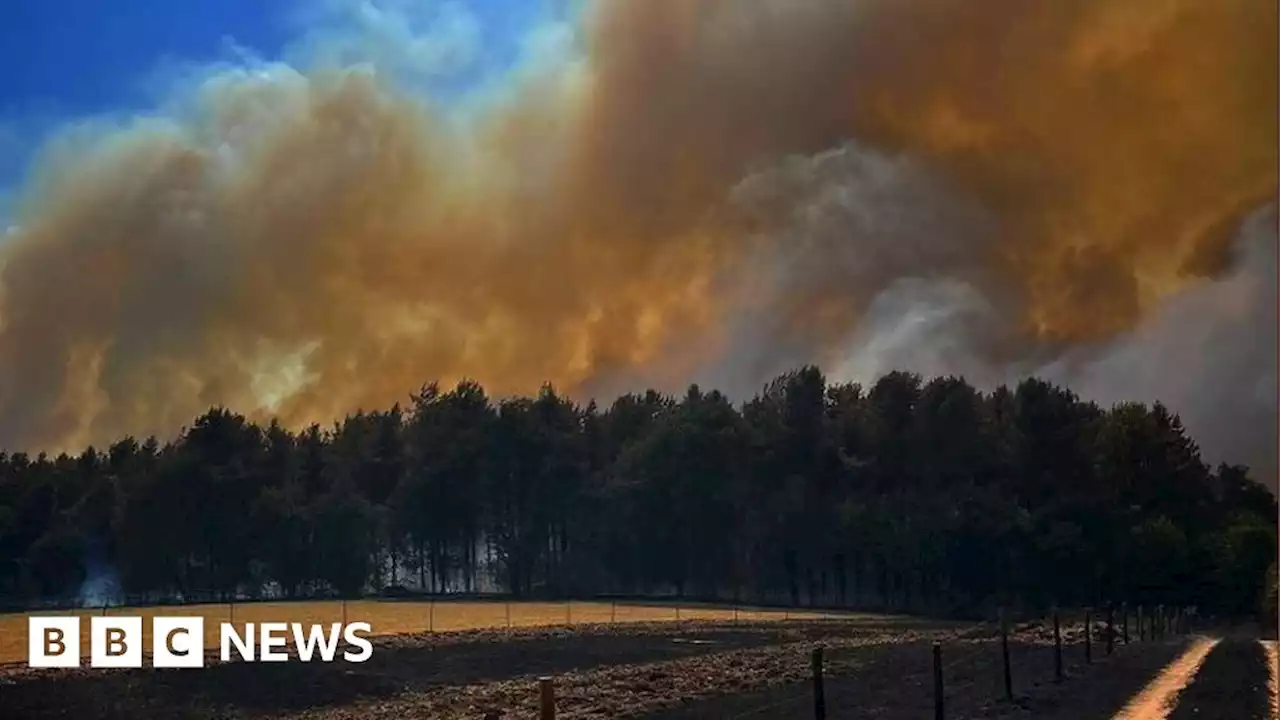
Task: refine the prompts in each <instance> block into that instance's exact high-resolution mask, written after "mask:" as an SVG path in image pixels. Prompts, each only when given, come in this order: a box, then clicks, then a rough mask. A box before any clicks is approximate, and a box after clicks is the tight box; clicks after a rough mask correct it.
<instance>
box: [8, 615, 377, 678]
mask: <svg viewBox="0 0 1280 720" xmlns="http://www.w3.org/2000/svg"><path fill="white" fill-rule="evenodd" d="M142 623H143V619H142V618H140V617H94V618H90V629H89V638H88V639H89V667H95V668H140V667H142V662H143V657H142V651H143V645H144V643H145V640H144V637H143V633H142ZM304 628H305V629H306V631H305V632H304ZM326 630H327V631H326ZM370 632H372V628H371V627H370V626H369V623H350V624H348V625H342V624H340V623H333V624H331V625H327V626H326V625H310V626H303V625H302V624H300V623H261V624H258V625H256V626H255V624H254V623H245V625H244V626H243V630H241V629H239V628H237V627H236V625H235V624H233V623H228V622H224V623H220V628H219V633H218V634H219V641H220V653H221V658H222V661H223V662H230V661H231V658H232V656H233V654H235V655H239V657H240V659H241V660H242V661H245V662H287V661H289V660H291V659H292V657H291V656H290V654H289V653H288V652H286V651H285V648H286V646H287V645H288V644H289V641H290V640H292V641H293V647H294V650H295V652H296V655H297V659H298V660H300V661H302V662H313V661H314V660H316V659H317V658H318V659H319V660H320V661H322V662H333V661H334V660H335V659H336V658H337V657H341V658H342V659H343V660H345V661H346V662H353V663H361V662H364V661H366V660H368V659H369V657H370V656H372V655H373V643H371V642H369V640H368V639H366V638H364V637H362V634H365V635H367V634H369V633H370ZM339 640H345V641H346V643H347V645H350V646H353V647H355V648H359V649H358V650H357V651H352V650H344V651H343V652H342V654H341V655H340V656H339V654H338V645H339ZM204 660H205V648H204V618H202V617H156V618H152V619H151V665H152V667H158V668H198V667H204ZM80 662H81V654H80V618H78V617H32V618H29V619H28V622H27V664H28V665H29V666H31V667H33V668H74V667H80Z"/></svg>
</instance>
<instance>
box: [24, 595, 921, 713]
mask: <svg viewBox="0 0 1280 720" xmlns="http://www.w3.org/2000/svg"><path fill="white" fill-rule="evenodd" d="M939 627H941V626H939V625H938V624H936V623H930V622H927V621H911V620H906V619H902V618H884V617H875V616H862V617H861V618H859V619H855V620H842V621H792V622H791V623H776V622H757V623H745V622H739V623H738V624H736V625H735V624H732V623H714V622H707V621H683V622H681V623H674V622H670V623H631V624H623V623H619V624H616V625H612V626H610V625H581V626H573V627H560V628H543V629H537V628H513V629H511V630H506V629H501V630H477V631H465V632H456V633H436V634H419V635H406V636H392V637H383V638H379V639H377V641H376V642H375V651H374V654H373V657H372V658H371V659H370V660H369V661H368V662H366V663H362V664H358V665H351V664H347V663H332V664H324V663H308V664H302V663H279V664H260V663H255V664H246V663H227V664H214V665H211V666H208V667H205V668H204V669H202V670H155V669H151V668H144V669H141V670H92V669H88V668H81V669H70V670H31V669H26V668H10V669H9V670H8V671H7V672H6V673H5V674H4V675H3V676H0V708H4V709H5V715H4V717H6V718H49V717H94V718H120V719H122V720H123V719H124V718H137V717H165V718H169V717H172V718H275V717H307V718H365V717H370V718H378V717H385V718H391V717H394V718H397V720H399V719H400V718H404V717H428V718H452V717H459V718H461V717H466V718H480V717H483V715H484V713H485V712H487V711H490V710H494V711H498V712H501V713H504V715H503V717H508V718H514V717H527V716H529V714H530V713H531V712H532V708H533V707H534V705H533V703H535V702H536V677H538V676H539V675H548V674H549V675H554V676H555V677H556V681H557V686H558V694H559V702H558V706H559V707H560V716H561V717H566V718H573V717H616V716H622V715H625V714H627V713H629V712H632V711H638V710H642V709H644V708H645V707H649V706H651V705H654V704H657V705H662V704H664V703H670V702H679V701H680V698H682V697H684V696H686V695H688V696H696V695H701V694H706V693H708V692H717V691H720V692H725V691H730V690H733V689H735V688H737V687H743V688H751V687H756V686H763V685H769V684H774V683H778V682H785V681H786V679H787V678H788V677H797V678H798V677H801V676H803V674H804V673H805V672H807V657H808V656H807V652H808V648H810V647H812V646H813V645H814V644H815V643H817V642H822V643H824V644H829V645H831V644H837V645H838V644H842V643H843V644H848V645H851V646H852V645H862V644H884V643H893V642H897V641H900V640H901V639H903V638H904V637H910V636H912V635H913V634H919V633H933V632H939V630H938V628H939Z"/></svg>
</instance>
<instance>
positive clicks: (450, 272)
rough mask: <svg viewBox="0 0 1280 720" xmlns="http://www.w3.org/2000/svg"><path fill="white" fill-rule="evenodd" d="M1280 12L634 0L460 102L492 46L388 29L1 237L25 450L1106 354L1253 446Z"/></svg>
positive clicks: (460, 26) (211, 110) (608, 6)
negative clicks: (444, 75) (414, 403)
mask: <svg viewBox="0 0 1280 720" xmlns="http://www.w3.org/2000/svg"><path fill="white" fill-rule="evenodd" d="M365 7H366V9H367V10H369V12H373V10H372V9H371V8H374V7H375V6H373V5H369V4H367V3H366V4H365ZM1276 15H1277V7H1276V4H1275V3H1274V2H1268V1H1266V0H1217V1H1216V2H1212V3H1208V2H1199V1H1195V0H1131V1H1129V2H1125V3H1114V2H1107V1H1106V0H1059V1H1055V2H1052V3H1028V2H1024V1H1022V0H983V1H982V2H974V1H973V0H860V1H859V2H847V1H845V0H786V1H785V2H783V1H781V0H760V1H759V2H739V1H736V0H707V1H706V2H700V3H693V2H648V1H642V0H628V1H624V0H600V1H598V2H594V3H591V4H588V5H587V6H586V8H585V9H584V10H582V11H581V14H580V15H578V16H574V17H573V18H572V19H571V20H570V21H569V22H568V24H560V25H551V26H547V27H543V28H538V29H537V30H535V31H534V32H533V33H532V34H531V36H530V38H529V39H528V41H527V42H526V43H525V45H524V50H523V55H522V57H521V58H520V59H519V60H518V61H517V63H516V65H515V67H514V69H512V70H511V72H510V73H509V74H508V75H507V76H505V77H503V78H501V79H499V80H497V81H494V82H490V83H485V84H484V85H483V87H481V88H480V89H478V90H476V91H475V92H474V93H472V94H470V95H467V96H465V97H463V98H461V99H458V100H455V101H453V102H440V101H438V99H436V98H435V97H434V96H433V95H432V94H431V93H429V92H425V91H423V90H422V86H423V83H422V82H421V81H422V80H423V78H428V79H429V78H430V77H431V72H430V71H431V69H432V68H434V67H436V66H437V65H438V64H439V63H445V64H451V63H452V64H457V63H462V62H464V60H465V56H466V54H467V52H469V51H471V50H473V49H474V44H475V42H476V40H475V36H474V32H475V29H474V27H473V26H472V25H471V24H469V23H467V22H465V21H464V20H463V19H459V18H457V17H451V19H450V20H449V22H450V23H451V25H448V26H447V27H456V28H457V32H456V33H455V34H454V35H450V34H449V33H447V32H444V31H441V30H440V29H439V28H436V29H434V30H433V31H432V33H435V34H441V33H443V35H444V36H443V37H440V38H435V39H434V40H433V39H432V37H434V35H431V34H430V33H429V34H428V37H426V38H425V39H424V38H422V37H415V36H412V33H407V32H402V31H404V28H401V27H397V26H388V25H387V24H386V23H384V22H381V20H379V22H377V23H374V22H373V21H372V20H369V18H371V17H373V18H374V19H378V18H383V16H381V15H379V16H369V15H366V16H365V19H366V20H367V21H368V22H367V23H366V24H367V25H368V26H369V27H374V28H375V29H377V30H378V33H379V34H378V35H377V37H376V42H373V43H371V44H362V43H361V42H358V41H353V39H352V37H348V36H342V35H341V34H340V33H339V34H335V33H334V32H330V31H326V32H325V33H316V34H313V35H311V36H309V37H308V38H307V39H306V42H304V43H302V44H301V45H300V47H301V48H303V49H305V52H300V53H299V57H297V58H291V59H290V63H288V64H286V63H283V62H276V63H266V62H258V61H253V60H246V61H245V62H243V63H241V64H239V65H238V66H225V67H220V68H217V69H215V70H213V71H210V72H206V73H203V74H199V75H196V76H193V77H192V78H190V79H189V80H188V81H187V82H186V83H185V85H184V86H183V87H182V88H180V92H178V93H177V94H176V95H175V97H173V98H172V99H171V101H170V102H167V103H165V104H164V105H163V106H162V107H161V109H160V110H159V111H158V112H156V113H155V114H153V115H151V116H147V117H138V118H134V119H131V120H128V121H125V122H115V123H112V124H106V125H104V124H90V125H85V126H81V127H77V128H72V129H69V130H67V131H66V132H64V133H62V134H60V135H58V136H57V137H56V138H55V139H54V140H53V141H52V142H50V143H49V145H48V146H47V147H46V148H45V149H44V151H43V152H42V154H41V155H40V156H39V158H38V160H37V161H36V162H35V163H34V164H33V167H32V171H31V173H30V176H29V178H28V181H27V183H26V184H25V186H24V187H23V188H22V192H21V193H20V195H19V199H18V200H17V203H16V210H15V229H14V230H12V231H11V232H10V235H9V238H8V239H7V241H5V242H4V243H3V244H2V245H0V253H2V255H0V263H3V265H2V270H0V272H2V273H3V274H2V275H0V292H2V295H0V445H3V446H7V447H14V448H19V447H21V448H63V447H65V448H73V447H77V446H81V445H83V444H84V443H89V442H95V443H101V442H104V441H108V440H109V439H110V438H112V437H115V436H117V435H119V434H121V433H126V432H127V433H133V434H150V433H157V434H160V435H167V434H169V433H171V432H173V431H174V430H175V429H176V428H177V427H179V426H180V425H181V424H183V423H185V422H187V421H189V420H190V418H192V417H193V416H194V415H196V414H198V413H199V412H200V411H201V410H203V409H204V408H206V407H207V406H209V405H210V404H214V403H223V404H228V405H231V406H233V407H236V408H243V409H246V410H252V409H254V408H257V412H259V413H261V414H262V415H270V414H275V415H279V416H280V417H282V418H284V419H285V420H287V421H289V422H292V423H301V422H305V421H311V420H316V421H327V420H329V419H332V418H333V417H334V416H335V415H340V414H342V413H344V412H347V411H350V410H354V409H356V408H358V407H364V408H370V407H374V406H385V405H389V404H391V403H392V402H395V401H397V400H401V399H403V398H404V397H405V394H406V392H407V391H409V390H411V389H413V388H414V387H416V386H417V385H418V384H420V383H422V382H423V381H425V380H429V379H437V378H438V379H441V380H443V381H446V382H448V381H451V380H456V379H459V378H460V377H463V376H470V377H474V378H476V379H478V380H480V381H481V382H483V383H484V384H485V385H486V386H487V387H488V388H490V389H491V390H492V391H494V392H495V393H497V394H506V393H514V392H528V391H530V390H532V389H535V388H536V387H537V386H538V384H540V383H541V382H543V381H551V382H553V383H555V384H556V385H557V386H558V387H560V388H562V389H565V390H568V391H570V392H572V393H577V394H580V395H586V394H601V395H603V394H608V393H612V392H617V391H620V390H630V389H634V388H635V387H636V386H638V385H641V384H645V385H649V384H652V385H657V386H660V387H665V388H677V387H679V386H680V385H681V384H683V383H685V382H687V381H689V380H690V379H705V380H710V381H714V382H717V383H718V384H720V385H721V386H724V387H728V388H730V389H731V390H737V391H738V392H749V391H750V390H752V389H754V385H755V384H757V383H759V382H762V381H763V380H765V379H767V377H768V375H769V374H770V373H772V372H776V371H777V370H780V369H783V368H785V367H786V366H787V365H789V364H795V363H798V362H808V361H817V362H821V363H823V364H824V366H828V367H836V368H840V373H843V374H847V375H850V376H857V377H862V376H865V375H866V374H867V373H873V372H876V371H879V370H883V369H885V368H886V367H887V363H890V362H896V361H897V359H898V358H915V359H914V360H912V362H916V363H921V362H923V363H925V364H928V365H930V366H931V367H936V368H937V369H939V370H944V371H948V372H960V371H963V372H966V373H968V374H970V375H972V376H973V377H974V378H975V379H986V380H991V381H996V380H1000V379H1003V378H1005V377H1007V376H1010V375H1011V374H1012V375H1016V374H1018V373H1022V372H1029V371H1034V370H1037V369H1043V368H1049V369H1050V370H1053V371H1055V372H1056V371H1058V370H1055V368H1064V367H1069V368H1070V369H1068V370H1062V372H1063V373H1065V375H1064V377H1067V378H1078V379H1080V381H1081V382H1082V383H1083V385H1082V389H1085V390H1086V391H1087V392H1088V393H1093V394H1094V395H1095V396H1096V397H1099V398H1100V399H1103V400H1111V399H1119V398H1121V397H1124V396H1127V395H1129V394H1132V393H1134V392H1138V393H1140V394H1143V393H1148V392H1149V393H1159V394H1162V395H1163V394H1169V396H1170V397H1171V398H1172V399H1171V400H1170V401H1169V403H1170V405H1171V406H1172V407H1173V408H1174V409H1175V410H1179V411H1181V412H1183V413H1184V415H1185V416H1187V417H1188V421H1189V422H1192V419H1193V418H1202V419H1203V420H1201V421H1200V424H1202V425H1203V426H1204V427H1205V428H1206V429H1205V431H1204V432H1205V437H1206V443H1209V442H1210V441H1211V440H1212V441H1213V442H1218V440H1222V442H1227V441H1226V440H1225V439H1222V438H1217V439H1215V438H1213V432H1212V431H1211V430H1210V428H1211V426H1212V425H1213V424H1214V423H1217V422H1218V420H1217V419H1218V418H1237V419H1238V420H1237V421H1238V422H1245V421H1246V420H1245V418H1247V417H1251V415H1250V414H1249V413H1253V412H1257V408H1259V407H1262V406H1260V405H1258V404H1257V402H1256V398H1255V395H1254V393H1255V392H1257V393H1262V395H1258V396H1257V397H1263V396H1266V397H1268V398H1270V399H1272V400H1273V399H1274V391H1273V390H1270V389H1268V388H1273V387H1274V382H1275V380H1274V378H1275V342H1274V341H1269V342H1268V341H1265V338H1267V337H1274V334H1275V316H1274V289H1275V288H1274V270H1273V269H1274V263H1275V257H1274V248H1273V247H1272V244H1273V243H1274V223H1270V224H1268V223H1266V222H1265V221H1259V222H1260V223H1261V224H1258V225H1257V226H1256V227H1254V228H1253V230H1251V231H1250V233H1251V235H1252V236H1259V237H1261V239H1259V240H1255V241H1254V242H1253V243H1252V244H1248V248H1252V249H1248V248H1246V249H1244V250H1242V251H1240V252H1238V253H1237V252H1236V248H1237V247H1238V246H1241V243H1240V242H1237V240H1238V238H1239V237H1240V236H1241V233H1242V230H1241V228H1242V223H1243V222H1244V220H1245V218H1246V217H1247V216H1248V215H1249V214H1250V213H1251V212H1254V211H1257V210H1259V209H1260V208H1263V207H1264V206H1266V205H1267V203H1269V202H1271V201H1272V200H1273V199H1274V198H1275V194H1276V190H1277V177H1276V165H1277V152H1276V113H1277V76H1276V64H1275V57H1276V54H1277V37H1276V33H1275V32H1274V29H1275V27H1276V19H1277V18H1276ZM459 33H460V34H461V37H460V36H458V34H459ZM357 40H358V38H357ZM433 43H435V44H433ZM362 48H363V50H362ZM371 48H373V49H376V52H375V51H374V50H373V49H371ZM1246 244H1247V243H1246ZM1268 263H1269V264H1268ZM1242 288H1243V289H1242ZM1250 288H1252V289H1250ZM1232 318H1234V320H1231V319H1232ZM1264 320H1265V321H1266V322H1267V323H1268V324H1267V325H1265V326H1264V327H1261V328H1259V329H1260V330H1261V332H1262V334H1261V335H1257V336H1249V335H1248V333H1247V332H1246V331H1245V328H1246V326H1248V324H1249V323H1251V322H1254V321H1264ZM1224 323H1225V325H1224ZM1224 327H1232V328H1238V330H1237V331H1236V332H1237V333H1238V334H1233V332H1231V331H1227V330H1224V329H1223V328H1224ZM1180 331H1185V332H1186V333H1187V334H1186V335H1185V336H1183V337H1182V339H1181V340H1171V339H1170V338H1175V337H1176V336H1177V334H1178V332H1180ZM1197 333H1198V334H1197ZM1249 337H1253V338H1262V339H1261V340H1256V341H1252V342H1251V341H1248V340H1247V338H1249ZM913 348H914V350H913ZM1171 354H1173V355H1174V356H1175V361H1174V362H1172V363H1171V362H1170V355H1171ZM1107 358H1112V359H1111V360H1108V359H1107ZM1242 373H1254V374H1256V376H1255V375H1248V376H1244V375H1242ZM1134 377H1140V378H1143V379H1144V381H1143V382H1141V383H1136V384H1135V383H1134V382H1131V381H1130V379H1131V378H1134ZM1267 382H1269V383H1271V385H1266V383H1267ZM1258 383H1262V385H1258ZM1259 388H1261V389H1259ZM1267 393H1270V394H1269V395H1267ZM1139 399H1152V398H1146V397H1144V398H1139ZM1272 409H1274V408H1272ZM1193 424H1194V423H1193ZM1273 424H1274V421H1273ZM1195 429H1197V428H1193V430H1195ZM1274 442H1275V433H1274V432H1271V433H1270V436H1269V437H1268V438H1261V437H1259V438H1257V439H1256V442H1252V444H1250V446H1249V447H1234V446H1230V447H1228V446H1225V445H1224V446H1222V452H1229V453H1232V454H1235V455H1237V456H1238V455H1239V454H1243V455H1245V456H1247V457H1233V458H1232V459H1247V460H1250V461H1253V462H1255V463H1256V462H1258V461H1259V460H1258V459H1269V458H1274V454H1275V453H1274ZM1246 444H1249V443H1246ZM1215 451H1216V450H1215ZM1273 465H1274V463H1273V462H1272V466H1273Z"/></svg>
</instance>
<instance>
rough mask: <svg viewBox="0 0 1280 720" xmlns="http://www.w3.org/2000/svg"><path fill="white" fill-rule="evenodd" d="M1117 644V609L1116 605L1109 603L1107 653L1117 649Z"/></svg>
mask: <svg viewBox="0 0 1280 720" xmlns="http://www.w3.org/2000/svg"><path fill="white" fill-rule="evenodd" d="M1115 644H1116V610H1115V605H1114V604H1112V603H1107V654H1108V655H1110V654H1111V651H1112V650H1114V649H1115Z"/></svg>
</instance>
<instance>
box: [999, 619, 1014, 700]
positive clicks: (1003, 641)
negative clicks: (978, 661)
mask: <svg viewBox="0 0 1280 720" xmlns="http://www.w3.org/2000/svg"><path fill="white" fill-rule="evenodd" d="M1000 655H1001V657H1002V658H1003V659H1004V696H1005V699H1007V700H1012V699H1013V671H1012V670H1011V669H1010V668H1009V622H1008V617H1007V616H1006V615H1005V611H1004V608H1000Z"/></svg>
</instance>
